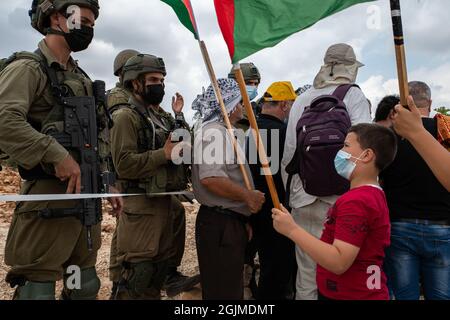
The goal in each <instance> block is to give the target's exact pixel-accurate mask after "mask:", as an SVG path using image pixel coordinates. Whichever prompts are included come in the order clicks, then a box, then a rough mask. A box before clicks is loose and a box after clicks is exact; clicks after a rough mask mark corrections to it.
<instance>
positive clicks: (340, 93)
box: [332, 83, 359, 101]
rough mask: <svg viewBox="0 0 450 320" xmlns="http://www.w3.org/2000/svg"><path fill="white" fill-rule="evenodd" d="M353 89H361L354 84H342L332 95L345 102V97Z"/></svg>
mask: <svg viewBox="0 0 450 320" xmlns="http://www.w3.org/2000/svg"><path fill="white" fill-rule="evenodd" d="M353 87H356V88H359V86H358V85H357V84H354V83H351V84H342V85H340V86H339V87H337V88H336V90H334V92H333V94H332V95H333V96H335V97H336V98H338V99H339V100H341V101H344V99H345V96H346V95H347V93H348V91H349V90H350V89H351V88H353Z"/></svg>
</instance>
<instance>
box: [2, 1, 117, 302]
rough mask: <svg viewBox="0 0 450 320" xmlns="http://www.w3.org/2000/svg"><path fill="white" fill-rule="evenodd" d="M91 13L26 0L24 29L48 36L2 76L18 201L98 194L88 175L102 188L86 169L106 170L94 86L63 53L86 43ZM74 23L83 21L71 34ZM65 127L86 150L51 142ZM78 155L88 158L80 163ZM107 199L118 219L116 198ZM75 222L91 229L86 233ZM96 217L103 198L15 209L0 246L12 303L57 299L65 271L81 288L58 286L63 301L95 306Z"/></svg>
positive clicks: (87, 6)
mask: <svg viewBox="0 0 450 320" xmlns="http://www.w3.org/2000/svg"><path fill="white" fill-rule="evenodd" d="M69 6H70V7H69ZM73 6H76V7H73ZM68 9H70V10H68ZM68 12H75V13H74V14H72V15H70V14H68ZM98 15H99V5H98V1H97V0H70V1H69V0H54V1H50V0H35V1H33V4H32V9H31V10H30V16H31V24H32V26H33V28H35V29H36V30H38V31H39V32H40V33H41V34H43V35H44V36H45V38H44V39H43V40H42V41H41V42H40V43H39V45H38V48H39V49H38V50H37V51H36V52H35V53H20V54H17V55H15V56H13V58H11V59H10V63H9V64H8V65H7V66H6V67H5V68H4V69H3V70H2V71H1V73H0V149H2V150H3V151H4V152H5V153H7V154H8V155H9V156H10V158H11V159H12V160H14V161H16V162H17V163H18V165H19V171H20V174H21V176H22V179H23V180H24V182H23V184H22V188H21V191H20V193H21V194H22V195H27V194H62V193H80V192H81V191H82V190H83V191H86V190H91V191H92V192H99V190H96V189H95V188H94V187H93V186H92V185H91V184H88V183H86V177H92V181H94V180H95V181H96V183H98V184H101V183H100V182H98V180H96V179H97V177H98V176H97V175H95V176H94V175H91V172H94V171H95V172H97V171H102V172H103V171H105V170H106V169H105V168H102V169H99V168H98V162H97V161H95V160H96V159H99V160H100V162H101V166H102V167H103V166H105V165H106V163H107V162H106V152H104V151H105V145H104V144H103V142H105V143H106V142H107V139H106V138H107V135H106V136H105V135H104V131H101V132H100V133H98V132H97V128H96V126H95V125H94V123H96V122H98V125H99V131H100V129H101V128H104V125H105V121H106V120H105V119H104V117H103V115H104V113H103V115H102V116H100V114H95V112H96V111H95V110H97V108H96V105H95V104H93V105H91V104H92V101H93V100H92V97H93V96H94V91H95V90H94V89H95V88H96V87H95V85H94V84H95V83H94V84H93V82H91V80H90V79H89V78H88V77H87V75H86V74H85V73H84V72H83V71H82V70H81V69H80V68H79V67H78V65H77V63H76V62H75V60H73V59H72V58H71V56H70V54H71V52H76V51H82V50H84V49H86V48H87V47H88V46H89V44H90V42H91V40H92V38H93V27H94V24H95V20H96V19H97V17H98ZM73 19H75V20H73ZM73 21H75V22H76V21H78V22H80V23H79V24H78V25H77V26H75V27H73V26H72V24H71V23H70V22H73ZM98 92H100V93H101V90H99V91H97V93H98ZM103 94H104V89H103ZM77 101H85V103H86V105H84V104H83V105H77V104H76V103H77ZM64 103H67V105H68V106H71V107H73V108H67V107H63V106H62V105H64ZM79 106H80V108H81V109H82V110H88V111H87V112H94V121H91V120H92V117H91V118H90V119H88V118H83V114H81V113H79V112H80V110H81V109H79V108H78V107H79ZM85 106H88V108H85ZM82 107H83V108H82ZM90 110H94V111H90ZM89 114H90V115H92V113H89ZM69 115H70V116H71V117H70V116H69ZM74 116H76V117H78V116H80V117H81V118H80V124H79V125H74V122H70V121H74V120H73V118H74ZM69 123H70V125H71V126H72V125H74V127H75V129H73V130H71V131H70V132H71V134H76V132H78V133H81V132H84V133H85V136H84V137H83V139H84V140H81V141H84V142H86V143H85V145H84V147H83V148H79V146H78V145H77V144H76V143H75V142H74V141H71V140H70V139H69V140H68V141H63V140H64V139H60V138H58V137H60V136H63V137H64V136H67V135H68V134H69V133H68V132H69V128H68V127H69V125H68V124H69ZM94 129H95V130H94ZM69 137H70V135H69ZM72 137H73V136H72ZM79 138H80V137H79ZM80 139H81V138H80ZM88 139H89V141H88ZM87 142H88V143H87ZM88 149H91V150H88ZM100 150H103V151H100ZM82 152H87V153H86V154H89V155H90V157H91V158H90V159H86V158H85V157H82V156H80V155H82V154H83V153H82ZM92 160H93V161H92ZM97 169H98V170H97ZM105 172H106V171H105ZM102 183H103V182H102ZM111 202H112V205H113V207H115V208H116V211H115V213H119V212H120V210H121V200H120V199H115V200H111ZM87 204H89V205H91V206H90V207H89V206H88V205H87ZM86 213H89V214H91V216H87V215H85V214H86ZM93 217H95V219H94V222H92V221H91V219H92V218H93ZM79 220H81V221H83V224H84V223H86V222H87V220H89V221H91V222H89V226H88V227H86V228H85V227H84V226H83V224H82V223H80V221H79ZM100 220H101V201H100V199H96V200H95V201H93V202H92V201H89V200H82V201H81V200H70V201H66V200H65V201H41V202H19V203H17V206H16V209H15V211H14V216H13V220H12V223H11V226H10V229H9V233H8V237H7V241H6V248H5V262H6V264H7V265H9V266H11V269H10V270H9V272H8V274H7V276H6V281H7V282H8V283H9V284H10V285H11V287H17V289H16V291H15V295H14V298H15V299H20V300H26V299H33V300H34V299H45V300H51V299H55V282H56V281H57V280H60V279H61V278H63V277H64V278H65V280H68V279H66V278H68V277H69V276H70V275H71V274H68V273H67V272H69V270H71V271H70V272H74V275H76V276H77V277H78V280H79V281H80V283H79V285H75V286H74V285H73V284H74V283H75V284H76V282H77V281H73V282H71V283H69V282H68V281H64V289H63V292H62V298H64V299H73V300H77V299H95V298H96V296H97V293H98V290H99V288H100V280H99V278H98V276H97V274H96V270H95V263H96V259H97V251H98V249H99V248H100V244H101V227H100ZM86 240H87V241H86ZM69 284H70V286H69Z"/></svg>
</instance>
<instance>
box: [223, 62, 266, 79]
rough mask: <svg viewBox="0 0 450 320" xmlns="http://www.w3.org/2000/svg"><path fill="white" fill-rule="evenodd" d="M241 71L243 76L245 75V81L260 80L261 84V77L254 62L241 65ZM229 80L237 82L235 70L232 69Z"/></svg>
mask: <svg viewBox="0 0 450 320" xmlns="http://www.w3.org/2000/svg"><path fill="white" fill-rule="evenodd" d="M241 70H242V74H243V75H244V80H245V81H249V80H258V81H259V82H261V75H260V74H259V70H258V68H257V67H256V66H255V65H254V64H253V63H252V62H246V63H241ZM228 78H229V79H235V80H236V76H235V75H234V71H233V69H231V71H230V73H229V74H228Z"/></svg>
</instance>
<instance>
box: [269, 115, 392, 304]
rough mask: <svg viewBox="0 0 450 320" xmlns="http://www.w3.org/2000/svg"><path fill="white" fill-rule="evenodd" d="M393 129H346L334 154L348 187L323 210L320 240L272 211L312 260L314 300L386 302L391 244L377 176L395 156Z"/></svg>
mask: <svg viewBox="0 0 450 320" xmlns="http://www.w3.org/2000/svg"><path fill="white" fill-rule="evenodd" d="M396 152H397V141H396V137H395V134H394V133H393V131H392V130H390V129H387V128H384V127H382V126H379V125H376V124H359V125H356V126H353V127H352V128H350V130H349V133H348V135H347V137H346V139H345V143H344V147H343V148H342V150H340V151H339V152H338V154H337V155H336V158H335V161H334V163H335V167H336V171H337V172H338V173H339V174H340V175H341V176H343V177H344V178H346V179H348V180H350V183H351V186H350V191H348V192H347V193H345V194H344V195H342V196H341V197H340V198H339V199H338V200H337V201H336V203H335V205H334V206H333V207H332V208H331V209H330V211H329V212H328V218H327V221H326V222H325V229H324V231H323V234H322V237H321V239H320V240H319V239H317V238H315V237H314V236H312V235H311V234H309V233H308V232H306V231H305V230H304V229H302V228H301V227H300V226H298V225H297V224H296V223H295V221H294V220H293V218H292V216H291V215H290V214H289V212H288V211H287V210H286V209H285V208H282V209H283V211H281V210H278V209H273V210H272V212H273V215H272V217H273V220H274V227H275V229H276V230H277V231H278V232H280V233H281V234H283V235H285V236H286V237H288V238H290V239H291V240H292V241H294V242H295V243H296V244H297V246H299V247H300V248H301V249H302V250H303V251H304V252H305V253H307V254H308V255H309V256H310V257H311V258H312V259H313V260H314V261H315V262H316V263H317V264H318V266H317V279H316V280H317V287H318V290H319V299H325V300H328V299H331V300H360V299H364V300H369V299H371V300H387V299H389V294H388V289H387V285H386V276H385V274H384V272H383V269H382V267H383V259H384V250H385V249H386V247H388V246H389V243H390V222H389V210H388V206H387V203H386V198H385V195H384V192H383V190H382V189H381V188H380V186H379V185H378V174H379V172H380V171H382V170H383V169H384V168H386V167H387V166H388V165H389V164H390V163H391V162H392V161H393V160H394V157H395V154H396Z"/></svg>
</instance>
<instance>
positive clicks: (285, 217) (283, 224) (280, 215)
mask: <svg viewBox="0 0 450 320" xmlns="http://www.w3.org/2000/svg"><path fill="white" fill-rule="evenodd" d="M281 209H282V210H279V209H275V208H273V209H272V219H273V227H274V228H275V230H277V232H279V233H281V234H282V235H285V236H286V237H289V235H290V234H291V233H292V232H293V231H294V230H295V229H297V224H296V223H295V221H294V219H293V218H292V216H291V214H290V213H289V211H287V209H286V208H285V207H283V205H281Z"/></svg>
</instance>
